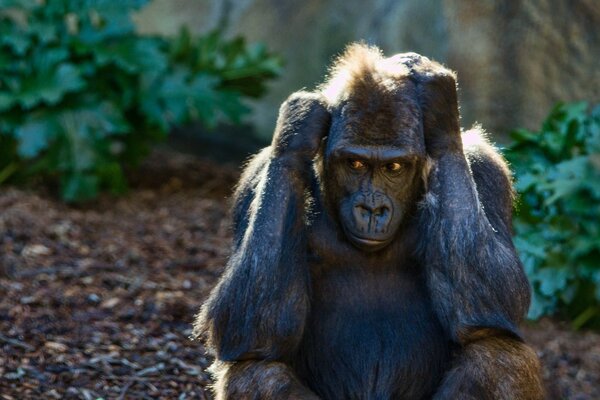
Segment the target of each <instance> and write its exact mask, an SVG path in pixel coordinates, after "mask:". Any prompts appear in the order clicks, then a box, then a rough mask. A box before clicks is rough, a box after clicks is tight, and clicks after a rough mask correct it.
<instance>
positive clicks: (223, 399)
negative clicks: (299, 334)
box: [211, 361, 318, 400]
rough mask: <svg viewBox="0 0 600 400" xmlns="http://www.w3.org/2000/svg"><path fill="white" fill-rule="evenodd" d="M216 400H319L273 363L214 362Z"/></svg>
mask: <svg viewBox="0 0 600 400" xmlns="http://www.w3.org/2000/svg"><path fill="white" fill-rule="evenodd" d="M211 369H212V373H213V374H214V376H216V377H217V383H216V384H215V387H214V389H215V393H216V394H217V397H216V400H227V399H236V400H261V399H282V400H284V399H285V400H288V399H289V400H318V397H317V396H316V395H315V394H314V393H312V392H311V391H310V390H309V389H307V388H306V387H305V386H304V385H302V384H301V383H300V382H299V381H298V378H297V377H296V375H295V374H294V373H293V371H292V370H291V369H290V367H289V366H288V365H286V364H284V363H281V362H275V361H241V362H235V363H223V362H218V363H215V364H214V365H213V366H212V367H211Z"/></svg>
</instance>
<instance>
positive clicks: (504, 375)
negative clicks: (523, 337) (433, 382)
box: [434, 336, 544, 400]
mask: <svg viewBox="0 0 600 400" xmlns="http://www.w3.org/2000/svg"><path fill="white" fill-rule="evenodd" d="M539 370H540V364H539V361H538V358H537V355H536V354H535V352H534V351H533V350H532V349H531V348H530V347H529V346H527V345H526V344H524V343H522V342H521V341H520V340H517V339H512V338H507V337H490V336H488V337H484V338H482V339H479V340H474V341H473V342H471V343H468V344H467V345H466V346H465V347H464V349H463V350H462V352H461V354H460V355H459V356H458V360H457V361H456V364H455V367H454V368H453V369H452V370H451V371H450V372H448V373H447V374H446V376H445V378H444V382H443V384H442V386H441V390H440V391H438V392H437V393H436V396H435V397H434V398H435V399H465V400H486V399H490V400H530V399H531V400H537V399H540V398H541V396H542V393H543V392H544V389H543V387H542V383H541V380H540V374H539Z"/></svg>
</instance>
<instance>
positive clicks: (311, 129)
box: [196, 93, 329, 399]
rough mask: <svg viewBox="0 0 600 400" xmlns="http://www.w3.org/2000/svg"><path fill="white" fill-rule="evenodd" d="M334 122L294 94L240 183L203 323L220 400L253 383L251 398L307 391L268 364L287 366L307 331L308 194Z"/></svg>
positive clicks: (314, 102)
mask: <svg viewBox="0 0 600 400" xmlns="http://www.w3.org/2000/svg"><path fill="white" fill-rule="evenodd" d="M328 124H329V114H328V113H327V111H326V110H325V108H324V107H323V106H322V105H321V104H320V102H319V100H318V98H317V97H316V96H315V95H313V94H310V93H297V94H295V95H292V96H291V97H290V98H289V99H288V100H287V101H286V102H285V103H284V104H283V105H282V107H281V110H280V115H279V120H278V123H277V127H276V130H275V135H274V138H273V143H272V145H271V147H269V148H267V149H265V150H263V152H262V153H261V154H259V155H258V156H257V157H256V158H255V159H254V160H253V161H252V162H251V163H250V164H249V165H248V167H247V170H246V172H245V173H244V174H243V176H242V179H241V181H240V186H239V187H238V190H237V192H236V199H235V207H234V225H235V226H234V246H233V253H232V255H231V257H230V259H229V262H228V264H227V267H226V270H225V273H224V274H223V276H222V277H221V279H220V281H219V283H218V284H217V286H216V287H215V288H214V289H213V291H212V292H211V294H210V296H209V298H208V300H207V301H206V303H205V304H204V305H203V307H202V310H201V312H200V315H199V317H198V320H197V322H196V328H197V332H198V333H199V334H203V335H205V336H206V339H207V342H208V346H209V348H211V349H212V350H213V351H214V353H215V355H216V358H217V360H218V362H219V363H218V365H220V366H221V367H220V368H219V367H217V368H218V369H220V371H218V372H217V375H219V374H220V375H221V376H222V379H221V380H220V382H219V383H218V384H217V386H216V387H217V388H219V387H221V390H222V393H218V397H219V398H234V397H235V398H240V399H241V398H245V397H239V396H240V392H241V391H243V389H240V387H244V385H246V386H247V385H249V384H251V382H254V383H255V384H256V387H255V389H254V391H253V394H252V396H253V397H248V398H257V399H260V398H271V397H269V396H272V395H273V394H274V393H280V394H281V396H283V397H280V396H279V395H278V396H277V398H288V397H285V396H284V393H288V395H289V393H303V392H305V390H304V389H303V388H297V387H296V386H297V382H296V381H290V379H291V378H290V377H291V376H293V374H292V373H291V372H290V371H287V370H285V365H284V364H280V363H278V364H272V365H271V364H269V363H268V362H274V363H275V362H278V361H285V360H286V358H288V357H289V356H290V354H292V353H293V351H294V350H295V349H296V347H297V345H298V343H299V341H300V339H301V337H302V333H303V330H304V324H305V320H306V316H307V313H308V309H309V301H308V289H309V288H308V286H309V275H308V274H309V272H308V266H307V263H306V260H305V257H306V234H305V226H304V192H305V190H306V187H307V180H308V177H309V176H310V173H311V163H312V159H313V157H314V155H315V154H316V152H317V150H318V148H319V145H320V142H321V138H322V136H323V135H325V134H326V131H327V129H328ZM241 361H245V364H244V365H245V367H243V368H242V367H240V365H241V364H239V362H241ZM254 362H256V364H253V363H254ZM265 362H266V364H265ZM248 363H249V364H248ZM261 376H262V377H264V379H265V382H262V384H261V382H260V379H261ZM277 376H279V379H277ZM257 380H258V381H257ZM262 392H264V396H261V395H260V393H262ZM248 396H250V393H248ZM298 398H302V397H298ZM307 398H308V397H307Z"/></svg>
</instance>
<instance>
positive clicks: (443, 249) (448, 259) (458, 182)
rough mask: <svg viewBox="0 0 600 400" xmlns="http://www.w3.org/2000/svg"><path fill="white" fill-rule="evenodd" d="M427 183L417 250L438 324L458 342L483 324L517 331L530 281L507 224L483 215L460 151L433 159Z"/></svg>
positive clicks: (465, 338) (473, 183)
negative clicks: (443, 326) (421, 230)
mask: <svg viewBox="0 0 600 400" xmlns="http://www.w3.org/2000/svg"><path fill="white" fill-rule="evenodd" d="M487 179H497V180H499V181H501V180H506V179H508V177H506V176H502V175H500V174H496V175H491V176H488V177H487ZM429 185H430V191H429V193H428V194H427V196H426V198H425V204H424V207H423V219H424V221H423V226H424V227H425V229H424V231H423V239H422V242H423V247H422V249H421V250H422V253H423V257H424V258H425V264H426V269H427V279H428V286H429V287H430V290H431V295H432V298H433V301H434V303H435V305H436V310H437V312H438V316H439V318H440V320H441V321H442V324H444V325H445V327H446V329H447V330H448V332H449V334H450V336H451V337H452V338H453V339H454V340H455V341H457V342H459V343H461V342H464V341H468V340H469V335H471V334H472V333H475V332H477V331H478V330H479V329H486V328H491V329H495V330H500V331H502V332H503V333H505V334H509V335H514V336H518V332H517V324H518V323H519V322H520V320H521V319H522V318H523V316H524V314H525V312H526V311H527V307H528V305H529V285H528V283H527V279H526V277H525V275H524V272H523V269H522V266H521V264H520V261H519V258H518V256H517V254H516V252H515V249H514V247H513V245H512V243H511V242H510V233H509V232H506V229H507V228H506V226H505V225H504V224H496V226H492V224H491V223H490V220H489V219H488V217H487V216H486V213H485V209H484V205H482V204H481V202H480V200H479V196H478V194H477V188H476V186H475V181H474V180H473V177H472V174H471V171H470V168H469V165H468V163H467V160H466V158H465V156H464V155H463V153H462V151H460V152H458V151H455V152H449V153H447V154H445V155H442V156H441V157H440V158H439V159H437V160H436V165H435V166H434V169H433V171H432V173H431V176H430V182H429ZM503 195H504V194H502V193H500V194H498V196H503Z"/></svg>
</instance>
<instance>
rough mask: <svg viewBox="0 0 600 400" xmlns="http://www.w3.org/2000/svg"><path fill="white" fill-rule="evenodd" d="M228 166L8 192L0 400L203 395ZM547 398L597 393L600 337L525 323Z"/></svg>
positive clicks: (186, 164) (2, 198) (163, 166)
mask: <svg viewBox="0 0 600 400" xmlns="http://www.w3.org/2000/svg"><path fill="white" fill-rule="evenodd" d="M237 176H238V171H237V169H236V168H234V167H230V166H223V165H217V164H215V163H213V162H208V161H204V160H198V159H195V158H193V157H190V156H185V155H181V154H176V153H169V152H160V153H156V154H154V155H153V156H152V157H151V158H149V159H148V161H147V162H146V163H145V164H144V166H143V167H142V169H140V170H139V171H138V172H136V173H135V174H133V175H132V180H133V181H132V182H133V185H132V190H131V191H130V193H128V194H127V195H126V196H124V197H121V198H117V199H115V198H111V197H103V198H101V199H100V200H98V201H97V202H95V203H93V204H89V205H87V206H85V207H69V206H66V205H64V204H62V203H61V202H60V201H57V200H56V199H53V198H52V197H51V196H48V195H43V194H40V193H43V191H42V192H40V191H39V190H38V191H36V192H30V191H24V190H19V189H14V188H2V191H1V192H0V355H1V356H0V398H2V399H19V400H20V399H46V398H47V399H96V398H105V399H108V398H111V399H113V398H115V399H207V398H210V395H209V393H208V391H207V386H208V385H209V384H210V380H209V377H208V375H207V374H206V372H205V368H206V367H207V366H208V364H209V363H210V359H209V357H208V356H207V355H206V354H205V351H204V348H203V347H202V345H201V343H198V342H196V341H191V340H190V339H189V337H190V335H191V323H192V320H193V316H194V314H195V313H196V312H197V310H198V308H199V306H200V304H201V303H202V299H203V298H204V297H205V296H206V295H207V293H208V292H209V290H210V289H211V287H212V286H213V285H214V283H215V281H216V279H217V277H218V275H219V274H220V272H221V271H222V267H223V265H224V263H225V260H226V258H227V255H228V251H229V243H230V232H229V224H228V211H227V209H228V201H227V199H226V197H227V196H228V195H229V193H230V191H231V187H232V186H233V184H234V183H235V180H236V179H237ZM525 333H526V336H527V337H528V339H529V340H530V341H531V343H532V344H533V345H534V346H535V348H536V349H537V351H538V354H539V355H540V357H541V359H542V361H543V363H544V373H545V379H546V381H547V383H548V387H549V395H550V398H556V399H558V398H570V399H582V400H583V399H599V398H600V336H599V335H598V334H594V333H574V332H570V331H568V330H567V329H564V328H562V327H561V326H560V325H559V324H557V323H553V322H551V321H544V322H543V323H541V324H539V325H535V326H529V327H526V328H525Z"/></svg>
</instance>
